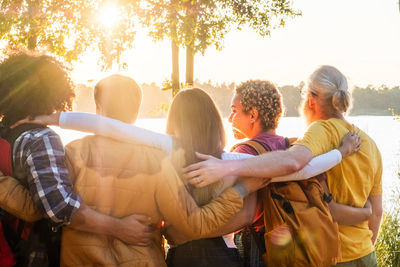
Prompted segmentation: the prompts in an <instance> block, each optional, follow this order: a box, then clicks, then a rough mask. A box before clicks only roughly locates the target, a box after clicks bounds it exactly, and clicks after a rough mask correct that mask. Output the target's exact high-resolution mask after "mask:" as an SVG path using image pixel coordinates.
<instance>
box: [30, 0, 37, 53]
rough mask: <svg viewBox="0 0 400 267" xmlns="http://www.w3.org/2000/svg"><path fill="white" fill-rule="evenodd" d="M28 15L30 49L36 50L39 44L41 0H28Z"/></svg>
mask: <svg viewBox="0 0 400 267" xmlns="http://www.w3.org/2000/svg"><path fill="white" fill-rule="evenodd" d="M27 3H28V17H29V32H28V49H29V50H34V49H36V46H37V39H38V30H39V29H38V28H39V25H37V23H38V22H37V20H38V18H37V17H38V15H39V14H38V11H39V7H40V1H39V0H32V1H28V2H27Z"/></svg>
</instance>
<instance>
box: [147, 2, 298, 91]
mask: <svg viewBox="0 0 400 267" xmlns="http://www.w3.org/2000/svg"><path fill="white" fill-rule="evenodd" d="M144 2H145V3H146V4H145V5H141V7H140V12H139V13H140V16H139V17H140V18H141V22H142V24H143V25H145V26H147V27H148V28H149V34H150V36H151V37H153V39H154V40H162V39H165V38H169V39H171V40H172V43H173V45H172V54H173V66H177V64H178V57H177V55H176V50H177V48H176V47H174V45H175V46H178V47H185V48H186V84H187V85H189V86H190V85H192V84H193V72H194V55H195V54H196V53H198V52H200V53H202V54H204V52H205V51H206V49H207V48H208V47H210V46H212V45H214V46H215V47H216V48H217V49H222V47H223V41H224V37H225V35H226V33H228V32H229V31H230V30H231V29H232V28H238V29H241V28H242V27H243V26H248V27H250V28H252V29H254V30H256V31H257V32H258V33H259V34H260V35H261V36H268V35H270V32H271V29H273V28H276V27H281V26H284V25H285V23H286V18H288V17H294V16H298V15H300V12H298V11H295V10H293V9H292V8H291V6H290V2H289V1H288V0H269V1H266V0H215V1H212V0H171V1H168V0H159V1H151V0H144ZM175 71H176V70H175ZM176 77H179V75H176V74H174V72H173V75H172V88H173V92H176V91H177V90H179V88H174V84H175V85H176V84H178V85H179V81H178V82H177V81H174V78H176Z"/></svg>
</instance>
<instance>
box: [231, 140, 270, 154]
mask: <svg viewBox="0 0 400 267" xmlns="http://www.w3.org/2000/svg"><path fill="white" fill-rule="evenodd" d="M242 145H245V146H248V147H251V148H252V149H254V150H255V151H256V152H257V154H258V155H261V154H264V153H267V152H270V151H272V149H271V148H270V147H269V146H268V145H266V144H263V143H261V142H260V141H257V140H247V141H245V142H242V143H238V144H236V145H234V146H233V147H232V149H231V152H233V151H234V150H235V149H236V148H237V147H238V146H242Z"/></svg>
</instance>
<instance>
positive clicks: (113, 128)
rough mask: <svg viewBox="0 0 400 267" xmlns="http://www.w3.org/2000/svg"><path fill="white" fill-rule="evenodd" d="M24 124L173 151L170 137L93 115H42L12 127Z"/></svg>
mask: <svg viewBox="0 0 400 267" xmlns="http://www.w3.org/2000/svg"><path fill="white" fill-rule="evenodd" d="M22 123H37V124H41V125H57V126H60V127H61V128H63V129H70V130H77V131H82V132H88V133H95V134H98V135H102V136H106V137H111V138H114V139H117V140H121V141H124V142H128V143H142V144H147V145H149V146H153V147H157V148H160V149H162V150H164V151H165V152H166V153H168V154H169V153H171V151H172V138H171V136H169V135H166V134H160V133H156V132H153V131H150V130H146V129H143V128H140V127H136V126H134V125H132V124H128V123H124V122H121V121H119V120H115V119H111V118H108V117H104V116H100V115H96V114H91V113H83V112H61V113H54V114H51V115H40V116H37V117H35V118H34V119H24V120H21V121H19V122H17V123H16V124H14V125H13V126H12V127H16V126H17V125H20V124H22Z"/></svg>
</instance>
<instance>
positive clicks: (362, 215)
mask: <svg viewBox="0 0 400 267" xmlns="http://www.w3.org/2000/svg"><path fill="white" fill-rule="evenodd" d="M321 185H322V188H323V189H324V192H325V196H327V198H328V205H329V210H330V212H331V215H332V218H333V220H334V221H336V222H338V223H339V224H341V225H356V224H359V223H361V222H365V221H368V219H369V218H370V217H371V213H372V210H371V202H370V201H369V200H367V202H366V203H365V205H364V207H362V208H358V207H352V206H349V205H345V204H341V203H338V202H336V201H335V200H334V199H332V195H331V194H330V191H329V188H328V185H327V183H326V181H325V180H324V181H322V182H321Z"/></svg>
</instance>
